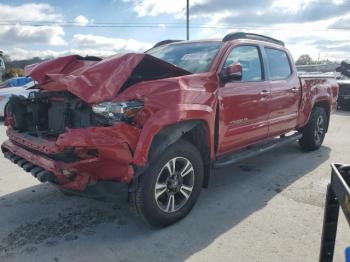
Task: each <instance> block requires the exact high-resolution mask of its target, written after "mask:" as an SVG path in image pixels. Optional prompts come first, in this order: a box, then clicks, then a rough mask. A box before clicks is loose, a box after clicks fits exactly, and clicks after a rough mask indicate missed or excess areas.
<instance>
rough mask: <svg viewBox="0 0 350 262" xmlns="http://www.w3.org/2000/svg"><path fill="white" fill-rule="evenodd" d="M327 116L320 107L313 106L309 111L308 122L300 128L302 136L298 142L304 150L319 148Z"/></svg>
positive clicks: (324, 132)
mask: <svg viewBox="0 0 350 262" xmlns="http://www.w3.org/2000/svg"><path fill="white" fill-rule="evenodd" d="M327 123H328V117H327V114H326V111H325V110H324V109H323V108H322V107H315V108H314V109H313V111H312V113H311V116H310V119H309V122H308V123H307V125H306V126H305V127H304V128H303V129H302V135H303V136H302V138H301V139H300V140H299V144H300V146H301V147H302V149H304V150H305V151H313V150H316V149H319V148H320V147H321V145H322V143H323V140H324V137H325V135H326V129H327Z"/></svg>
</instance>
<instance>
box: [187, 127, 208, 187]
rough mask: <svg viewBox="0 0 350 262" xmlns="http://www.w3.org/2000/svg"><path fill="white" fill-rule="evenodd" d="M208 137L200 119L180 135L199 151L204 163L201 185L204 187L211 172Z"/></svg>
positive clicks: (206, 185)
mask: <svg viewBox="0 0 350 262" xmlns="http://www.w3.org/2000/svg"><path fill="white" fill-rule="evenodd" d="M208 138H209V134H208V129H207V128H206V126H205V124H204V123H203V122H202V121H200V122H199V123H198V124H197V125H196V126H195V127H194V128H192V129H191V130H190V131H189V132H187V133H185V134H184V135H183V136H182V139H185V140H187V141H188V142H190V143H192V144H193V145H194V146H195V147H196V148H197V149H198V151H199V152H200V153H201V156H202V159H203V165H204V182H203V187H205V188H206V187H208V185H209V179H210V172H211V159H210V146H209V139H208Z"/></svg>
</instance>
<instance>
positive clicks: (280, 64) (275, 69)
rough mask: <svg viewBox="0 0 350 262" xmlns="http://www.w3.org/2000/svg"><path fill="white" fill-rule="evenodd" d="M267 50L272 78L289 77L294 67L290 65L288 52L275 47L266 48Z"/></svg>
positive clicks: (270, 76)
mask: <svg viewBox="0 0 350 262" xmlns="http://www.w3.org/2000/svg"><path fill="white" fill-rule="evenodd" d="M265 51H266V55H267V64H268V68H269V78H270V80H280V79H286V78H288V77H289V76H290V75H291V73H292V69H291V67H290V63H289V59H288V55H287V53H286V52H284V51H281V50H277V49H273V48H265Z"/></svg>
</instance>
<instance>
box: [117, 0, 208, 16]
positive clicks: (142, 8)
mask: <svg viewBox="0 0 350 262" xmlns="http://www.w3.org/2000/svg"><path fill="white" fill-rule="evenodd" d="M123 1H124V2H127V3H131V4H132V6H133V10H134V11H135V12H136V13H137V15H138V16H156V15H160V14H174V15H175V16H176V17H181V16H183V14H184V13H185V10H186V1H184V0H183V1H180V0H176V1H174V0H173V1H169V0H168V1H167V0H141V1H140V0H123ZM204 2H206V0H191V1H190V5H191V6H193V5H196V4H198V3H204Z"/></svg>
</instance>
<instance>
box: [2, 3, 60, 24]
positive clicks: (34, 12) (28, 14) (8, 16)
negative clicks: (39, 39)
mask: <svg viewBox="0 0 350 262" xmlns="http://www.w3.org/2000/svg"><path fill="white" fill-rule="evenodd" d="M0 20H2V21H8V22H13V21H14V22H21V21H50V22H58V21H62V20H63V16H62V15H61V14H59V13H57V12H56V10H55V9H54V8H53V7H52V6H50V5H49V4H35V3H29V4H23V5H17V6H13V5H5V4H0Z"/></svg>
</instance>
